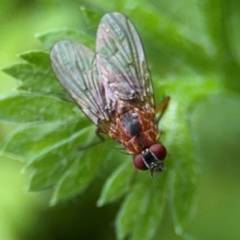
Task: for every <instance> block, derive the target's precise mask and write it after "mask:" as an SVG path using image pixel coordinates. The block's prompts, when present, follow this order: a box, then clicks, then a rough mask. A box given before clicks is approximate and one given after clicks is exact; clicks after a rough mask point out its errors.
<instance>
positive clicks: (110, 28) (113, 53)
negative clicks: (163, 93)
mask: <svg viewBox="0 0 240 240" xmlns="http://www.w3.org/2000/svg"><path fill="white" fill-rule="evenodd" d="M96 52H97V56H96V61H97V69H98V72H99V78H100V81H101V82H102V84H103V85H104V88H105V91H106V96H107V97H108V98H107V103H108V106H110V108H111V105H112V106H114V103H115V102H116V101H117V100H118V99H124V100H137V101H135V102H136V104H140V106H145V107H146V106H148V107H149V106H150V107H151V108H154V97H153V88H152V82H151V76H150V72H149V70H148V66H147V62H146V59H145V54H144V50H143V47H142V44H141V40H140V38H139V36H138V33H137V31H136V29H135V28H134V26H133V24H132V23H131V22H130V21H129V19H128V18H126V17H125V16H124V15H122V14H120V13H115V12H113V13H108V14H106V15H105V16H104V17H103V18H102V19H101V22H100V24H99V27H98V31H97V43H96Z"/></svg>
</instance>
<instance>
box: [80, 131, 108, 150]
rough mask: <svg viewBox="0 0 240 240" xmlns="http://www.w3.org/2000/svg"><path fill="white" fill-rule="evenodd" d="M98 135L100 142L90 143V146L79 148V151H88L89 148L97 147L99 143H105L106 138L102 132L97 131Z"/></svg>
mask: <svg viewBox="0 0 240 240" xmlns="http://www.w3.org/2000/svg"><path fill="white" fill-rule="evenodd" d="M96 135H97V137H98V141H96V142H92V143H88V144H86V145H83V146H80V147H78V150H79V151H80V150H86V149H88V148H91V147H95V146H96V145H98V144H99V143H102V142H104V140H105V139H104V137H103V136H102V135H101V132H100V130H99V129H97V130H96Z"/></svg>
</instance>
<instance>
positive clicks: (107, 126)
mask: <svg viewBox="0 0 240 240" xmlns="http://www.w3.org/2000/svg"><path fill="white" fill-rule="evenodd" d="M50 57H51V64H52V68H53V71H54V73H55V75H56V77H57V79H58V80H59V82H60V83H61V85H62V86H63V87H64V88H65V89H66V91H67V92H68V94H69V95H70V96H71V98H72V99H73V100H74V101H75V102H76V104H77V105H78V106H79V108H80V109H81V110H82V111H83V113H84V114H85V115H86V116H87V117H88V118H89V119H90V120H91V121H92V122H93V123H94V124H95V125H96V126H97V134H99V133H104V134H107V135H108V136H110V137H111V138H113V139H114V140H116V141H117V142H119V143H120V144H121V145H122V146H124V147H125V149H126V150H127V152H128V153H129V154H131V155H133V163H134V165H135V167H136V168H137V169H140V170H147V169H149V170H150V173H151V175H153V173H154V172H162V171H164V169H165V168H164V163H163V160H164V159H165V157H166V154H167V151H166V148H165V147H164V146H163V145H162V144H161V143H160V142H159V138H160V133H159V131H158V122H159V120H160V119H161V117H162V115H163V113H164V111H165V109H166V107H167V105H168V102H169V99H170V98H169V97H166V98H165V99H164V100H163V101H162V102H161V103H160V104H159V105H158V106H157V107H156V106H155V102H154V94H153V87H152V81H151V76H150V71H149V69H148V66H147V62H146V58H145V54H144V50H143V47H142V44H141V40H140V38H139V35H138V33H137V31H136V29H135V27H134V26H133V24H132V23H131V22H130V20H129V19H128V18H127V17H125V16H124V15H122V14H120V13H117V12H113V13H108V14H106V15H104V16H103V18H102V19H101V21H100V24H99V26H98V30H97V39H96V50H95V52H93V51H92V50H90V49H89V48H87V47H85V46H84V45H81V44H80V43H77V42H73V41H70V40H64V41H60V42H57V43H56V44H55V45H54V46H53V48H52V50H51V53H50ZM158 112H160V115H159V116H158V118H157V117H156V114H157V113H158Z"/></svg>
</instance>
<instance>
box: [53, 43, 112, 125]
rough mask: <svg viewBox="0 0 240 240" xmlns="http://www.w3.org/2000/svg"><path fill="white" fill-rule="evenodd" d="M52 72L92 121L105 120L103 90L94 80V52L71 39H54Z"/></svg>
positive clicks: (99, 83)
mask: <svg viewBox="0 0 240 240" xmlns="http://www.w3.org/2000/svg"><path fill="white" fill-rule="evenodd" d="M50 57H51V64H52V68H53V71H54V73H55V75H56V77H57V78H58V80H59V82H60V83H61V84H62V86H63V87H64V88H65V89H66V90H67V92H68V93H69V95H70V96H71V97H72V98H73V100H74V101H75V102H76V103H77V105H78V106H79V107H80V108H81V109H82V111H83V112H84V113H85V114H86V115H87V116H88V117H89V118H90V119H91V120H92V121H93V122H94V123H95V124H98V123H99V120H100V121H101V120H108V119H109V116H108V113H107V112H106V111H105V105H106V99H105V91H104V88H103V85H102V84H101V82H99V81H98V79H97V70H96V64H95V54H94V53H93V52H92V51H91V50H90V49H88V48H87V47H85V46H83V45H81V44H79V43H75V42H72V41H60V42H57V43H56V44H55V45H54V46H53V48H52V50H51V53H50Z"/></svg>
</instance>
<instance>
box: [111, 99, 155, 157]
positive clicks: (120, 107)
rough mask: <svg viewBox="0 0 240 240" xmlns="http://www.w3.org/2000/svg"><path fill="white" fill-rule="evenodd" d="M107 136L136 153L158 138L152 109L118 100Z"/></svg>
mask: <svg viewBox="0 0 240 240" xmlns="http://www.w3.org/2000/svg"><path fill="white" fill-rule="evenodd" d="M115 114H116V116H115V118H114V119H115V122H114V123H113V124H112V127H111V129H110V130H109V133H108V134H109V136H110V137H112V138H113V139H115V140H117V141H118V142H120V143H121V144H122V145H123V146H124V147H125V148H126V150H127V151H128V152H129V153H130V154H138V153H140V152H142V151H143V150H144V149H146V148H148V147H150V146H152V145H153V144H154V143H156V142H157V140H158V131H157V127H156V124H155V121H154V118H155V115H154V111H153V110H152V109H147V110H146V109H140V108H136V106H133V105H131V103H129V102H124V101H122V100H121V101H119V102H118V104H117V106H116V111H115Z"/></svg>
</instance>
